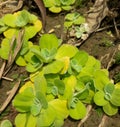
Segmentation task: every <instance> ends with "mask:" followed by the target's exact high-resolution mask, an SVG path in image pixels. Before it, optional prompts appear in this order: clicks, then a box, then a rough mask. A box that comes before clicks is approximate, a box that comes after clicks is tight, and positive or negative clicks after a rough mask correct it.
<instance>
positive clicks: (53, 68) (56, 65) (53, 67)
mask: <svg viewBox="0 0 120 127" xmlns="http://www.w3.org/2000/svg"><path fill="white" fill-rule="evenodd" d="M63 66H64V64H63V62H62V61H54V62H52V63H50V64H48V65H46V66H45V67H44V68H43V71H44V74H50V73H53V74H56V73H58V72H60V71H61V70H62V68H63Z"/></svg>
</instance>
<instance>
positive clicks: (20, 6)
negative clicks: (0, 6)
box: [12, 0, 23, 13]
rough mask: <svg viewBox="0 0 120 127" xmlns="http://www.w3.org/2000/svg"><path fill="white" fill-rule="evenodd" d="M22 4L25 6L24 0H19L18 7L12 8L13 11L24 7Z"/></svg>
mask: <svg viewBox="0 0 120 127" xmlns="http://www.w3.org/2000/svg"><path fill="white" fill-rule="evenodd" d="M22 6H23V0H19V1H18V5H17V7H16V8H15V9H13V10H12V13H14V12H16V11H18V10H20V9H21V8H22Z"/></svg>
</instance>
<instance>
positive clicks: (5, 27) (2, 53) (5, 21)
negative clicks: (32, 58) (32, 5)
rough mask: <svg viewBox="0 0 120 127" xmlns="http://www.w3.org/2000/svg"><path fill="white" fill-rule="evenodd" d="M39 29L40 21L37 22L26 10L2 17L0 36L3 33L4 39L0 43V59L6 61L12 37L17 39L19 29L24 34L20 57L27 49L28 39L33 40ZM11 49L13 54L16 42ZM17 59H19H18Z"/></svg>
mask: <svg viewBox="0 0 120 127" xmlns="http://www.w3.org/2000/svg"><path fill="white" fill-rule="evenodd" d="M41 28H42V23H41V21H39V20H38V18H37V17H36V16H35V15H33V14H30V13H29V12H28V11H26V10H23V11H19V12H16V13H14V14H6V15H5V16H3V17H2V18H1V19H0V34H2V33H3V35H4V37H5V38H4V39H3V40H2V42H1V48H0V57H1V58H3V59H6V60H7V59H8V56H9V52H10V50H11V41H12V38H13V37H14V36H15V37H16V38H17V37H18V33H19V31H20V30H21V29H24V31H25V34H24V37H23V46H22V50H21V52H20V56H21V55H23V54H25V53H26V52H27V51H28V49H29V48H28V46H29V43H30V42H29V39H31V38H33V37H34V36H35V35H36V34H37V32H39V31H40V30H41ZM13 47H14V48H13V51H12V52H13V54H14V49H15V47H16V41H15V42H14V46H13ZM18 59H20V57H19V58H18Z"/></svg>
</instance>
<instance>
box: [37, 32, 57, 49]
mask: <svg viewBox="0 0 120 127" xmlns="http://www.w3.org/2000/svg"><path fill="white" fill-rule="evenodd" d="M39 45H40V48H41V49H44V48H46V49H48V50H51V49H53V48H58V46H59V42H58V39H57V37H56V35H54V34H44V35H43V36H42V37H41V38H40V40H39Z"/></svg>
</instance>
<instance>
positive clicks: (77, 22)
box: [64, 12, 87, 38]
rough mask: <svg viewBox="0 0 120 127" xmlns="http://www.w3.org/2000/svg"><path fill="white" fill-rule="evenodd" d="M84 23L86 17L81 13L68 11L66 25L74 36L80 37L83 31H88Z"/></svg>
mask: <svg viewBox="0 0 120 127" xmlns="http://www.w3.org/2000/svg"><path fill="white" fill-rule="evenodd" d="M84 23H85V18H84V17H83V16H82V15H80V14H79V13H77V12H74V13H68V14H67V15H66V16H65V22H64V27H65V29H67V31H69V32H70V33H72V36H75V37H77V38H80V37H82V35H83V33H85V32H86V31H87V30H86V28H85V25H84Z"/></svg>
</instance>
